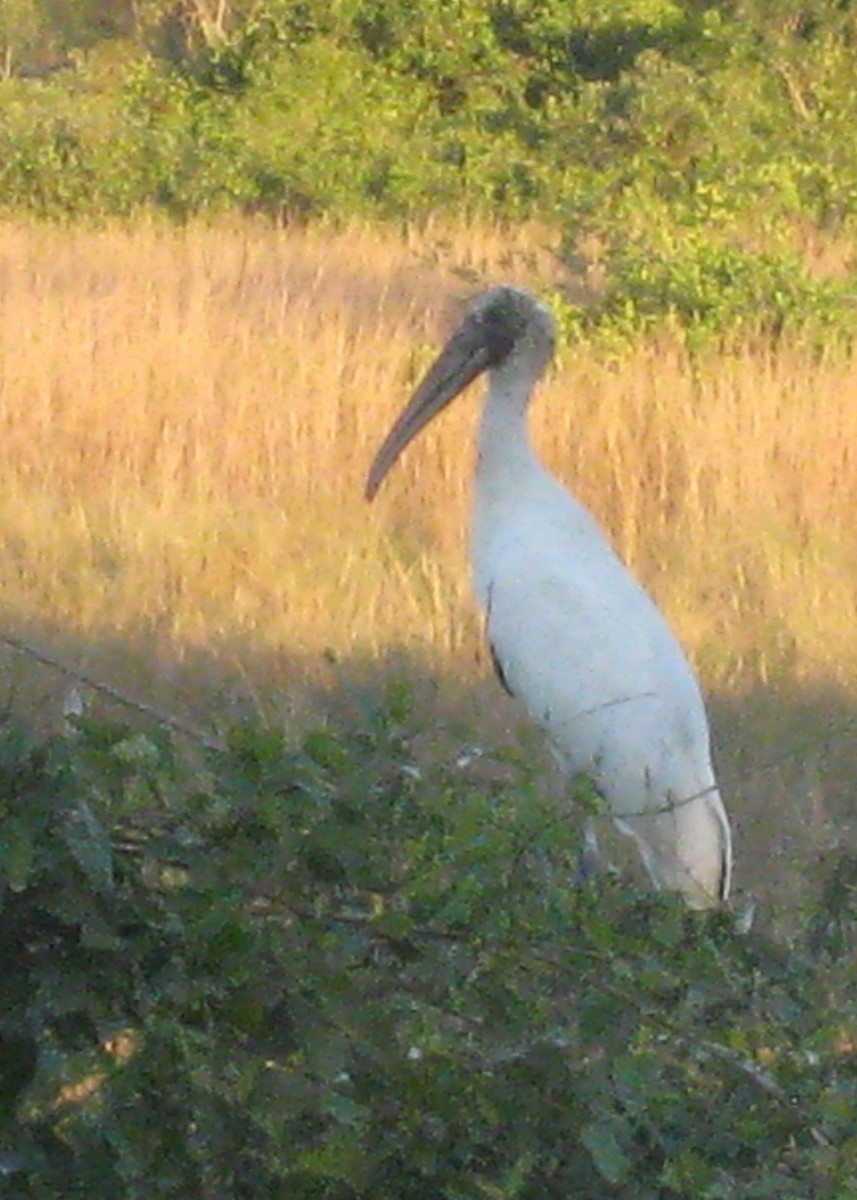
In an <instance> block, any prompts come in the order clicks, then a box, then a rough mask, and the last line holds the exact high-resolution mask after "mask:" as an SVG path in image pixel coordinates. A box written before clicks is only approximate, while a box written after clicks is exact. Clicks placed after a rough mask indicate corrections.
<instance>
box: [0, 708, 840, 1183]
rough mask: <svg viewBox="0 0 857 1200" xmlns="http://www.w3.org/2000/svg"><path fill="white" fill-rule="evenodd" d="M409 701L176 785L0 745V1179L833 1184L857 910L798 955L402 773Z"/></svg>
mask: <svg viewBox="0 0 857 1200" xmlns="http://www.w3.org/2000/svg"><path fill="white" fill-rule="evenodd" d="M412 724H413V722H412V718H411V717H410V714H409V702H408V697H407V695H406V694H405V693H403V692H401V691H397V690H395V689H394V690H393V691H392V692H391V693H390V694H389V695H388V697H387V698H386V700H385V701H384V702H383V703H381V702H376V701H373V700H371V698H367V701H366V703H365V704H364V706H363V712H362V715H359V714H355V715H354V717H353V719H352V720H351V721H350V722H349V723H348V724H347V725H343V726H342V727H340V728H334V727H332V726H329V727H325V728H319V729H317V730H316V731H314V732H311V733H310V734H309V735H308V736H307V737H306V738H305V740H304V742H303V744H302V746H301V747H300V748H299V749H296V750H292V749H289V748H287V747H286V746H285V745H284V743H283V740H282V738H281V736H280V735H279V734H278V733H275V732H272V731H270V730H266V729H264V728H260V727H240V728H236V729H234V730H233V732H232V734H231V737H230V742H229V746H228V748H227V749H226V750H225V751H224V752H223V753H218V754H212V755H210V756H209V757H208V758H207V760H206V761H205V763H203V764H197V766H196V767H195V769H194V770H193V771H188V770H186V768H185V767H183V766H182V763H181V761H180V760H179V759H178V758H177V757H176V755H175V753H174V751H173V749H172V747H171V746H170V744H169V743H168V742H166V741H165V740H164V739H163V738H162V737H161V735H160V734H159V733H140V732H134V731H132V730H131V729H125V728H120V727H106V726H103V725H92V724H88V723H86V722H81V723H80V725H79V728H78V729H77V731H76V733H74V734H72V735H70V736H66V737H63V738H57V739H54V740H52V741H49V742H42V743H34V742H33V741H32V740H30V739H29V738H28V737H26V736H24V735H22V734H20V733H16V732H14V731H13V730H11V729H9V728H7V729H6V730H5V731H4V733H3V737H2V741H0V797H2V800H1V801H0V802H2V811H3V824H2V838H0V879H2V891H0V896H2V901H0V909H2V911H0V916H1V917H2V921H3V928H4V940H3V971H2V975H0V1013H2V1017H0V1062H2V1071H0V1079H2V1095H0V1103H1V1104H2V1108H0V1120H2V1127H0V1169H2V1172H3V1174H4V1176H5V1184H4V1186H5V1189H6V1190H5V1192H4V1194H5V1195H8V1196H10V1197H24V1196H26V1197H45V1198H49V1197H56V1196H59V1195H62V1196H63V1197H64V1200H69V1198H72V1197H76V1196H80V1197H83V1196H87V1197H88V1196H92V1195H97V1196H99V1197H100V1198H103V1200H109V1198H110V1197H117V1198H118V1197H123V1198H125V1197H135V1196H140V1197H144V1196H145V1197H147V1198H149V1197H159V1196H163V1197H174V1196H176V1195H182V1196H187V1197H197V1196H198V1197H201V1198H206V1197H212V1196H230V1197H233V1196H234V1197H241V1196H244V1197H256V1196H258V1197H261V1196H274V1195H282V1196H289V1197H307V1198H309V1197H313V1198H315V1197H320V1196H325V1197H331V1198H337V1200H339V1198H341V1200H356V1198H358V1197H366V1198H367V1200H368V1198H369V1197H371V1198H372V1200H384V1198H385V1197H389V1198H390V1200H394V1198H395V1200H403V1198H405V1200H407V1198H408V1197H414V1198H416V1197H419V1198H420V1200H432V1198H435V1197H437V1198H441V1197H443V1198H444V1200H446V1198H449V1200H452V1198H456V1200H457V1198H460V1197H474V1198H475V1197H485V1196H490V1197H498V1198H499V1197H522V1198H531V1200H545V1198H550V1197H557V1198H559V1197H562V1198H563V1200H568V1198H570V1197H581V1198H583V1197H595V1196H598V1197H605V1196H611V1197H628V1198H631V1197H634V1198H640V1197H651V1198H652V1200H655V1198H656V1197H657V1198H664V1197H674V1198H676V1200H678V1198H680V1197H688V1198H689V1197H693V1198H694V1200H700V1198H711V1200H714V1198H715V1197H717V1198H720V1197H723V1198H725V1197H747V1198H749V1197H769V1196H772V1195H776V1196H781V1197H795V1200H797V1198H800V1200H804V1198H805V1197H806V1196H808V1195H812V1196H816V1197H825V1196H829V1197H839V1196H843V1195H845V1194H848V1193H850V1191H851V1190H852V1189H853V1188H854V1187H855V1185H857V1146H855V1139H854V1132H853V1111H854V1088H855V1079H857V1051H855V1035H857V1011H855V1007H854V995H855V988H854V935H853V917H854V897H855V879H857V869H855V864H854V862H853V861H850V860H849V859H842V860H841V861H840V862H839V863H838V864H837V866H836V868H835V870H834V871H833V872H832V874H831V877H830V883H829V886H828V889H827V893H826V895H825V897H824V899H823V903H822V905H821V906H820V907H819V909H818V911H817V912H816V914H815V915H814V917H813V918H812V923H811V925H810V926H809V927H808V928H807V931H806V934H805V935H804V936H802V937H801V938H799V939H797V940H796V941H795V943H794V944H793V945H792V946H790V947H788V948H787V947H784V946H776V945H773V944H771V943H769V942H767V941H766V940H765V938H764V937H763V936H761V935H750V936H749V937H741V936H738V935H736V934H735V933H734V932H733V931H732V928H731V921H730V920H729V918H728V917H726V916H714V917H709V918H708V919H701V918H699V917H698V916H696V915H693V914H689V913H687V912H686V911H685V910H684V909H683V908H681V907H680V906H679V905H678V904H677V903H674V902H673V901H671V900H670V899H669V898H666V897H660V898H658V897H652V896H646V897H639V896H635V895H634V894H633V893H631V892H629V891H628V890H627V889H624V888H623V887H622V886H621V885H620V884H618V883H616V882H614V881H611V880H610V879H609V878H605V879H604V880H602V881H601V882H600V883H599V885H598V887H597V888H596V889H594V890H584V891H575V890H574V889H572V888H571V887H569V883H568V880H569V876H570V873H571V871H572V869H573V864H574V861H575V856H576V853H577V846H576V843H575V839H574V835H573V832H572V830H573V822H569V821H568V820H567V819H566V817H565V815H564V814H563V813H562V812H561V811H560V810H559V809H558V808H557V807H556V805H555V803H553V802H548V801H547V800H545V799H544V798H543V797H541V796H540V795H539V794H538V792H537V791H536V788H535V783H534V780H533V779H532V778H531V777H530V776H529V773H528V771H527V769H526V766H525V764H523V763H521V762H517V763H515V762H512V763H506V764H505V766H506V775H508V771H509V770H510V769H511V770H512V776H513V778H512V782H511V783H502V784H501V783H489V782H485V781H484V780H483V782H481V783H479V782H476V781H474V779H472V778H471V779H468V778H467V777H466V776H463V775H462V773H461V770H460V768H459V766H448V767H447V766H444V765H442V764H441V765H438V766H437V767H436V768H434V769H432V770H431V771H426V770H424V771H423V772H422V773H421V772H420V771H418V770H417V769H416V768H415V767H414V762H413V755H412V752H411V748H410V741H411V738H412V737H413V736H414V735H415V731H414V730H413V728H412Z"/></svg>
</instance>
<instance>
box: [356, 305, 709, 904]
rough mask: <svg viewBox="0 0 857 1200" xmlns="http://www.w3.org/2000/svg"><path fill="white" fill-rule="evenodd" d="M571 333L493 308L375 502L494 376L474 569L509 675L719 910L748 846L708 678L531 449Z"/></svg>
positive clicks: (555, 737) (615, 809)
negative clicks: (714, 737)
mask: <svg viewBox="0 0 857 1200" xmlns="http://www.w3.org/2000/svg"><path fill="white" fill-rule="evenodd" d="M555 337H556V334H555V326H554V321H553V318H552V316H551V314H550V312H549V311H548V310H547V309H546V308H545V307H544V306H543V305H542V304H540V303H539V302H538V301H537V300H536V299H535V298H534V297H533V296H531V295H530V294H529V293H528V292H525V291H522V290H519V289H517V288H513V287H497V288H493V289H491V290H490V291H488V292H485V293H484V294H483V295H481V296H479V297H478V298H477V299H476V300H475V301H474V303H473V304H472V305H471V307H470V309H469V311H468V312H467V314H466V315H465V317H464V320H463V321H462V323H461V325H460V326H459V328H458V329H457V330H456V332H455V333H454V334H453V336H452V337H451V338H450V340H449V342H448V343H447V345H446V346H445V347H444V349H443V350H442V351H441V353H440V355H439V356H438V358H437V359H436V360H435V362H434V364H433V365H432V366H431V368H430V369H429V371H428V373H427V374H426V375H425V377H424V378H423V380H422V382H421V383H420V385H419V386H418V387H417V389H416V391H415V392H414V394H413V397H412V398H411V400H410V402H409V403H408V405H407V406H406V407H405V409H404V410H403V411H402V413H401V415H400V416H399V418H398V420H397V421H396V422H395V424H394V426H393V428H392V429H391V430H390V432H389V434H388V435H387V438H386V440H385V441H384V443H383V445H382V446H381V448H380V450H379V451H378V454H377V456H376V458H375V460H374V462H373V464H372V467H371V470H370V471H369V476H368V479H367V483H366V497H367V499H369V500H371V499H372V498H373V497H374V496H375V494H376V492H377V491H378V488H379V487H380V485H381V483H382V481H383V479H384V477H385V476H386V475H387V473H388V471H389V470H390V468H391V467H392V466H393V464H394V463H395V462H396V460H397V458H398V457H399V455H400V454H401V452H402V451H403V450H404V449H405V447H406V446H407V445H408V443H409V442H410V441H411V440H412V439H413V438H414V437H416V435H417V434H418V433H419V432H420V430H421V429H423V428H424V426H425V425H427V424H428V422H429V421H431V419H432V418H433V417H434V416H435V415H436V414H437V413H439V412H440V411H441V409H443V408H444V407H445V406H446V405H447V404H449V403H450V401H452V400H453V399H454V398H455V397H456V396H457V395H458V394H459V392H461V391H462V390H463V389H464V388H465V387H467V385H468V384H469V383H471V382H472V381H473V380H474V379H475V378H476V377H477V376H478V375H480V374H481V373H482V372H483V371H487V372H488V376H489V386H488V393H487V397H486V400H485V405H484V409H483V412H482V420H481V426H480V431H479V441H478V461H477V466H476V478H475V495H474V504H473V520H472V545H471V558H472V569H473V577H474V584H475V590H476V593H477V595H478V598H479V600H480V602H481V604H482V607H483V609H484V612H485V619H486V633H487V637H488V641H489V644H490V648H491V655H492V658H493V660H494V663H495V666H496V668H497V674H498V676H499V678H500V681H501V683H502V684H503V685H504V686H505V687H506V688H507V690H508V691H509V692H511V693H512V694H513V695H514V696H516V697H517V698H518V699H519V700H520V701H522V702H523V704H524V706H525V707H526V708H527V710H528V711H529V713H530V715H531V717H532V718H533V719H534V720H535V721H536V722H537V723H538V724H539V725H540V726H542V727H543V728H544V730H545V731H546V733H547V735H548V737H549V739H550V741H551V742H552V744H553V747H554V749H555V751H556V753H557V754H558V756H559V758H560V760H561V762H562V764H563V766H564V768H565V770H566V771H567V772H568V773H569V775H572V776H575V775H578V774H581V773H587V774H589V775H590V776H591V778H592V779H593V781H594V783H595V785H596V787H597V788H598V791H599V793H600V795H601V797H602V800H603V802H604V804H605V806H606V809H607V811H608V812H609V813H610V815H611V816H612V818H613V820H614V822H615V824H616V826H617V827H618V828H619V829H620V830H621V831H622V832H623V833H625V834H627V835H629V836H630V837H632V838H633V839H634V841H635V842H636V845H637V847H638V849H639V852H640V855H641V857H642V860H643V863H644V865H645V867H646V869H647V871H648V874H649V876H650V878H651V880H652V882H653V884H654V885H655V887H657V888H666V889H670V890H674V891H676V892H680V893H681V894H682V895H683V896H684V897H685V899H686V901H687V903H688V904H689V905H690V906H691V907H693V908H706V907H711V906H713V905H716V904H717V903H718V902H719V901H722V900H725V899H726V897H727V895H728V892H729V884H730V875H731V868H732V842H731V834H730V828H729V820H728V818H727V815H726V811H725V809H724V806H723V802H722V801H721V798H720V794H719V792H718V789H717V782H716V779H715V776H714V771H713V769H712V765H711V752H710V745H709V729H708V720H707V717H706V713H705V707H704V704H703V700H702V696H701V693H700V690H699V686H698V684H697V681H696V678H695V677H694V674H693V671H692V670H691V668H690V665H689V664H688V661H687V659H686V658H685V655H684V653H683V652H682V650H681V647H680V646H679V644H678V642H677V640H676V638H675V636H674V635H673V633H672V631H671V630H670V628H669V627H668V625H667V624H666V621H665V620H664V618H663V616H662V615H661V613H660V612H659V610H658V609H657V608H656V606H655V604H654V603H653V601H652V600H651V599H650V597H649V596H648V595H647V593H646V592H645V591H644V590H643V589H642V588H641V587H640V585H639V584H638V583H637V582H636V580H635V579H634V578H633V577H632V576H631V574H630V573H629V571H628V570H627V568H626V567H625V566H624V564H623V563H622V562H621V560H620V559H619V558H618V556H617V555H616V553H615V552H614V550H613V549H612V547H611V546H610V544H609V542H608V541H607V539H606V537H605V536H604V534H603V533H602V531H601V529H600V528H599V526H598V524H597V523H596V521H595V520H594V519H593V517H592V516H591V514H590V513H589V512H588V511H587V509H585V508H584V507H583V505H581V504H580V503H579V502H578V501H577V500H576V499H575V498H574V497H573V496H572V495H570V493H569V492H567V491H566V489H565V488H564V487H562V486H561V484H560V483H559V482H558V481H557V480H556V479H554V477H553V476H552V475H551V474H549V472H548V471H546V470H545V468H544V467H543V466H542V465H541V463H540V462H539V460H538V458H537V457H536V454H535V452H534V450H533V448H532V446H531V444H530V439H529V433H528V428H527V408H528V404H529V400H530V396H531V394H532V391H533V388H534V387H535V385H536V383H537V381H538V380H539V378H540V377H541V375H542V374H543V373H544V371H545V369H546V368H547V366H548V363H549V362H550V360H551V358H552V356H553V351H554V345H555Z"/></svg>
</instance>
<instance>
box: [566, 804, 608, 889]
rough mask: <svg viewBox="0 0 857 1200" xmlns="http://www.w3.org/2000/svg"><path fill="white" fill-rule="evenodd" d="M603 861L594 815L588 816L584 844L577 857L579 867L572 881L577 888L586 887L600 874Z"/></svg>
mask: <svg viewBox="0 0 857 1200" xmlns="http://www.w3.org/2000/svg"><path fill="white" fill-rule="evenodd" d="M600 861H601V849H600V847H599V845H598V834H597V833H596V832H595V819H594V817H587V818H586V820H585V821H584V823H583V845H582V846H581V847H580V855H579V856H578V859H577V869H576V870H575V872H574V876H573V879H572V882H573V884H574V886H575V887H576V888H581V887H585V886H586V885H587V884H588V883H591V882H592V880H593V879H594V878H595V876H596V875H597V874H598V868H599V863H600Z"/></svg>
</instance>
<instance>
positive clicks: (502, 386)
mask: <svg viewBox="0 0 857 1200" xmlns="http://www.w3.org/2000/svg"><path fill="white" fill-rule="evenodd" d="M529 400H530V388H529V387H527V386H525V385H524V384H523V383H522V382H521V381H519V380H516V379H515V378H514V376H512V377H511V378H509V377H504V376H503V375H501V374H499V373H498V374H497V375H495V376H493V377H492V378H491V379H490V382H489V386H488V394H487V396H486V397H485V404H484V406H483V409H482V420H481V423H480V427H479V438H478V443H477V448H478V460H477V465H476V484H477V490H479V491H482V492H483V493H492V492H495V491H498V490H499V492H500V493H501V494H504V495H509V494H510V491H511V492H512V493H514V491H515V490H517V487H516V485H518V486H520V484H522V483H523V482H524V480H525V479H527V478H528V477H532V475H533V472H534V471H538V470H539V469H540V464H539V462H538V459H537V458H536V454H535V451H534V450H533V446H532V443H531V441H530V431H529V426H528V422H527V409H528V406H529Z"/></svg>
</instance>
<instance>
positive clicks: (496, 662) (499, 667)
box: [488, 641, 515, 697]
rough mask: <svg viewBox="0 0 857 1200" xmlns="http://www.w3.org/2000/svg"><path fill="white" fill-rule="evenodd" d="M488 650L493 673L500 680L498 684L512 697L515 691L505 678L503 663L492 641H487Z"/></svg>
mask: <svg viewBox="0 0 857 1200" xmlns="http://www.w3.org/2000/svg"><path fill="white" fill-rule="evenodd" d="M488 650H489V652H490V654H491V663H492V665H493V667H494V673H495V674H496V676H497V678H498V679H499V680H500V686H501V687H502V689H503V691H504V692H508V693H509V695H510V696H512V697H514V695H515V693H514V692H513V691H512V689H511V688H510V687H509V680H508V679H507V678H506V672H505V671H504V670H503V664H502V663H501V662H500V659H499V658H498V657H497V651H496V650H495V649H494V643H493V642H491V641H489V642H488Z"/></svg>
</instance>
